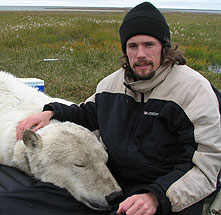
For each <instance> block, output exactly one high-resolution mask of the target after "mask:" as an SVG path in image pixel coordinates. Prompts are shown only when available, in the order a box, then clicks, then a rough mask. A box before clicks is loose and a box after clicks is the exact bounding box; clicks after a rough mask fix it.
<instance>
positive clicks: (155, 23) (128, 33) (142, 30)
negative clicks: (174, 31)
mask: <svg viewBox="0 0 221 215" xmlns="http://www.w3.org/2000/svg"><path fill="white" fill-rule="evenodd" d="M135 35H150V36H153V37H155V38H157V39H158V40H160V41H161V43H162V44H165V43H167V42H170V29H169V26H168V25H167V23H166V19H165V18H164V16H163V15H162V14H161V12H160V11H159V10H158V9H157V8H156V7H154V6H153V5H152V4H151V3H149V2H144V3H142V4H139V5H137V6H136V7H134V8H132V9H131V10H130V11H129V12H128V13H127V15H126V16H125V17H124V20H123V22H122V25H121V27H120V38H121V47H122V51H123V53H124V54H126V43H127V40H128V39H130V38H131V37H133V36H135Z"/></svg>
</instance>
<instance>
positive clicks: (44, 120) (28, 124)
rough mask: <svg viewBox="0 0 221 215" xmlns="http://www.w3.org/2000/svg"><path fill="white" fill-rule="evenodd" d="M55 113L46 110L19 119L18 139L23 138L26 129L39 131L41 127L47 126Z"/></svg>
mask: <svg viewBox="0 0 221 215" xmlns="http://www.w3.org/2000/svg"><path fill="white" fill-rule="evenodd" d="M53 115H54V111H44V112H41V113H38V114H36V115H33V116H30V117H28V118H27V119H24V120H21V121H19V123H18V125H17V127H16V139H17V140H21V139H22V134H23V132H24V130H26V129H32V130H33V131H37V130H38V129H39V128H42V127H44V126H46V125H47V124H49V121H50V119H51V117H52V116H53Z"/></svg>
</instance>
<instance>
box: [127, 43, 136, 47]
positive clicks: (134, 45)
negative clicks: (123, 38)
mask: <svg viewBox="0 0 221 215" xmlns="http://www.w3.org/2000/svg"><path fill="white" fill-rule="evenodd" d="M127 47H128V48H136V47H137V45H136V44H129V45H128V46H127Z"/></svg>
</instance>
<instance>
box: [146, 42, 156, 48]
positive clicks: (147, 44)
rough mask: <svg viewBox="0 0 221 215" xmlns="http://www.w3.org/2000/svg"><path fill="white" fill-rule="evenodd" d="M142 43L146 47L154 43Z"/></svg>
mask: <svg viewBox="0 0 221 215" xmlns="http://www.w3.org/2000/svg"><path fill="white" fill-rule="evenodd" d="M144 45H145V46H146V47H150V46H153V45H154V44H153V43H150V42H148V43H145V44H144Z"/></svg>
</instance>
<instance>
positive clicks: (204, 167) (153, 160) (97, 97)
mask: <svg viewBox="0 0 221 215" xmlns="http://www.w3.org/2000/svg"><path fill="white" fill-rule="evenodd" d="M120 37H121V45H122V51H123V53H124V54H125V55H124V57H123V58H122V60H123V63H122V67H123V68H122V69H120V70H118V71H116V72H114V73H113V74H111V75H110V76H108V77H106V78H105V79H104V80H102V81H101V82H100V83H99V84H98V86H97V89H96V93H95V94H94V95H92V96H91V97H90V98H88V99H87V100H86V101H85V103H82V104H81V105H80V106H77V105H72V106H66V105H62V104H59V103H51V104H47V105H45V107H44V110H43V112H42V113H40V114H38V115H36V116H32V117H29V118H28V119H26V120H23V121H21V122H20V123H19V125H18V127H17V138H18V139H20V138H21V135H22V132H23V131H24V129H27V128H31V127H32V126H33V125H35V126H36V127H35V128H34V129H33V130H34V131H36V130H38V129H39V128H41V127H43V126H45V125H47V124H48V123H49V121H50V119H51V118H55V119H58V120H60V121H67V120H68V121H72V122H75V123H78V124H81V125H83V126H85V127H87V128H89V129H90V130H91V131H94V130H99V132H100V135H101V138H102V140H103V142H104V144H105V145H106V147H107V151H108V154H109V160H108V167H109V169H110V170H111V172H112V174H113V175H114V177H115V178H116V180H117V181H118V183H119V184H120V186H121V187H122V189H123V191H124V195H125V199H124V200H123V201H122V202H121V203H120V204H119V207H118V209H117V211H116V212H113V213H112V214H116V213H117V214H121V213H125V214H128V215H140V214H142V215H152V214H185V215H187V214H191V215H192V214H194V215H195V214H201V211H202V200H203V199H204V198H205V197H207V196H208V195H210V194H211V193H212V192H213V191H215V190H216V185H217V178H218V174H219V171H220V166H221V159H220V155H221V126H220V113H219V103H218V100H217V97H216V95H215V93H214V91H213V89H212V87H211V85H210V83H209V82H208V81H207V80H206V79H205V78H203V77H202V76H201V75H200V74H199V73H197V72H196V71H194V70H192V69H191V68H189V67H188V66H186V65H185V63H186V61H185V58H184V56H183V55H182V53H181V52H179V51H178V50H177V49H176V48H175V49H172V48H171V47H170V31H169V27H168V25H167V23H166V20H165V18H164V17H163V15H162V14H161V13H160V11H159V10H158V9H156V8H155V7H154V6H153V5H152V4H150V3H148V2H144V3H142V4H140V5H138V6H136V7H134V8H133V9H132V10H131V11H129V12H128V14H127V15H126V16H125V18H124V20H123V23H122V25H121V28H120ZM82 214H84V213H83V212H82ZM85 214H87V213H85Z"/></svg>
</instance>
